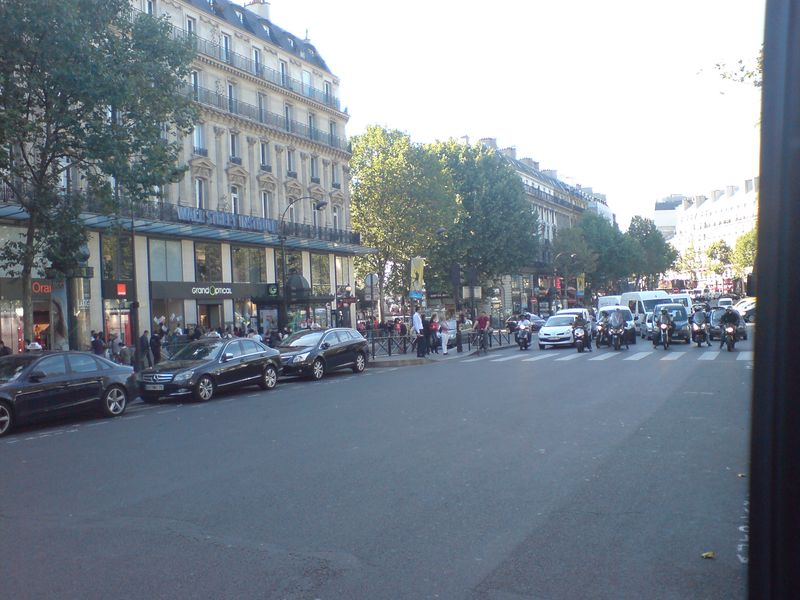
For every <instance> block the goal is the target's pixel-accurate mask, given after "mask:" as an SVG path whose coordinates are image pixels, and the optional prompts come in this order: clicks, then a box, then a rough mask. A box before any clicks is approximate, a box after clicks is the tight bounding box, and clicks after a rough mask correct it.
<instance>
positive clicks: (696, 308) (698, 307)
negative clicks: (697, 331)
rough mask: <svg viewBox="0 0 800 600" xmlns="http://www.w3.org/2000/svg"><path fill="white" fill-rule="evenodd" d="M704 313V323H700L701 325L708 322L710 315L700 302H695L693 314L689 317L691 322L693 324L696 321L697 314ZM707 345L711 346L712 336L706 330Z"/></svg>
mask: <svg viewBox="0 0 800 600" xmlns="http://www.w3.org/2000/svg"><path fill="white" fill-rule="evenodd" d="M700 313H702V314H703V317H704V319H703V323H698V325H700V326H701V327H702V326H703V325H705V324H707V323H708V315H707V314H706V313H705V311H704V310H703V307H702V306H701V305H700V304H695V305H694V307H693V311H692V316H691V317H689V324H690V325H693V324H694V323H695V320H694V318H695V315H698V314H700ZM706 345H708V346H711V336H709V335H708V331H706Z"/></svg>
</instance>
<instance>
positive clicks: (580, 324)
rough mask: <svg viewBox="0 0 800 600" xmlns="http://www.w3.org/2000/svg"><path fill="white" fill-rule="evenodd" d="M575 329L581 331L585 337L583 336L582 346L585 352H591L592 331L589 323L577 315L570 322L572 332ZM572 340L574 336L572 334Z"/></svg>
mask: <svg viewBox="0 0 800 600" xmlns="http://www.w3.org/2000/svg"><path fill="white" fill-rule="evenodd" d="M576 329H583V331H584V333H585V335H584V336H583V340H584V342H583V343H584V344H585V346H586V350H587V351H589V352H591V351H592V329H591V327H590V326H589V323H588V322H587V321H586V319H584V318H583V315H580V314H579V315H578V316H577V317H575V320H574V321H573V322H572V330H573V331H575V330H576ZM572 337H573V339H574V338H575V335H574V334H573V336H572Z"/></svg>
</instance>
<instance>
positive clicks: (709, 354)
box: [697, 350, 719, 360]
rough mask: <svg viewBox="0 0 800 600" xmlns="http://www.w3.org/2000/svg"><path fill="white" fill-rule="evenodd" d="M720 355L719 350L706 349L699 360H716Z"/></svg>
mask: <svg viewBox="0 0 800 600" xmlns="http://www.w3.org/2000/svg"><path fill="white" fill-rule="evenodd" d="M718 356H719V352H717V351H714V350H706V351H705V352H703V353H702V354H701V355H700V356H698V357H697V360H714V359H715V358H717V357H718Z"/></svg>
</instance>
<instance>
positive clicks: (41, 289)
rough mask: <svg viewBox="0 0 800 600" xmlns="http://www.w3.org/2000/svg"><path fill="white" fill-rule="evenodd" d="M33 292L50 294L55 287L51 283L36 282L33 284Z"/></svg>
mask: <svg viewBox="0 0 800 600" xmlns="http://www.w3.org/2000/svg"><path fill="white" fill-rule="evenodd" d="M31 291H32V292H33V293H34V294H49V293H51V292H52V291H53V286H52V285H50V284H49V283H40V282H38V281H34V282H33V283H32V284H31Z"/></svg>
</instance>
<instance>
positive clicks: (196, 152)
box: [192, 146, 208, 156]
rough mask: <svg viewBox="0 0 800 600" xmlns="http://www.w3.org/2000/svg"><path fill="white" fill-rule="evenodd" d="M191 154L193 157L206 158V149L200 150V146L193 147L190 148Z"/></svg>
mask: <svg viewBox="0 0 800 600" xmlns="http://www.w3.org/2000/svg"><path fill="white" fill-rule="evenodd" d="M192 154H194V155H195V156H208V148H201V147H200V146H194V147H193V148H192Z"/></svg>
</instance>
